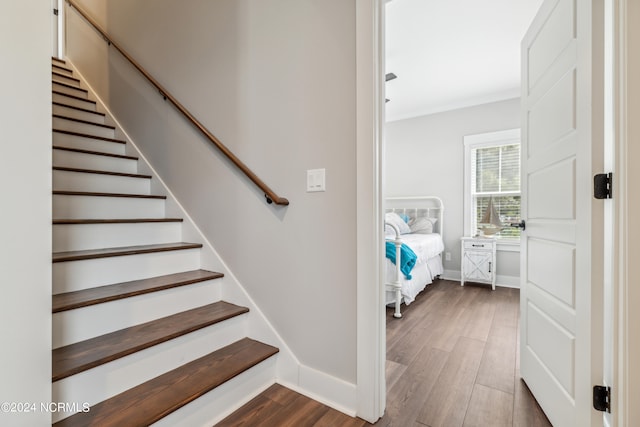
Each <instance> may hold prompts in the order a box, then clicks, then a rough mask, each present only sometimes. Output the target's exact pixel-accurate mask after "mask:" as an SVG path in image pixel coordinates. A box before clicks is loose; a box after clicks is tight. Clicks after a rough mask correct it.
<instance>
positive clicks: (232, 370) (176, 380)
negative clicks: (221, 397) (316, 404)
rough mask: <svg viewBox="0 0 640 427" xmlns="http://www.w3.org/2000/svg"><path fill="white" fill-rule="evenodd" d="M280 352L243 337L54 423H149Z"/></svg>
mask: <svg viewBox="0 0 640 427" xmlns="http://www.w3.org/2000/svg"><path fill="white" fill-rule="evenodd" d="M277 352H278V349H277V348H275V347H272V346H270V345H267V344H263V343H260V342H258V341H255V340H252V339H250V338H243V339H241V340H239V341H236V342H235V343H233V344H231V345H228V346H226V347H223V348H221V349H220V350H217V351H215V352H213V353H210V354H208V355H206V356H204V357H201V358H199V359H196V360H194V361H192V362H189V363H187V364H185V365H183V366H181V367H179V368H177V369H174V370H172V371H169V372H167V373H165V374H162V375H160V376H158V377H156V378H154V379H152V380H149V381H147V382H145V383H143V384H140V385H138V386H136V387H134V388H132V389H130V390H127V391H125V392H123V393H120V394H118V395H116V396H114V397H112V398H111V399H108V400H105V401H104V402H101V403H98V404H97V405H94V406H92V407H91V410H90V411H88V412H79V413H77V414H75V415H73V416H71V417H68V418H65V419H64V420H61V421H59V422H57V423H55V424H54V426H57V427H73V426H87V425H99V426H101V427H108V426H124V425H126V426H128V427H136V426H148V425H150V424H152V423H154V422H156V421H158V420H160V419H161V418H163V417H164V416H166V415H168V414H170V413H171V412H173V411H175V410H177V409H178V408H180V407H182V406H184V405H186V404H187V403H189V402H192V401H193V400H195V399H197V398H198V397H200V396H202V395H204V394H205V393H207V392H209V391H211V390H213V389H214V388H216V387H218V386H219V385H221V384H223V383H224V382H226V381H228V380H230V379H232V378H233V377H235V376H237V375H239V374H240V373H242V372H244V371H245V370H247V369H249V368H250V367H252V366H255V365H257V364H258V363H260V362H262V361H264V360H266V359H268V358H269V357H271V356H273V355H274V354H276V353H277Z"/></svg>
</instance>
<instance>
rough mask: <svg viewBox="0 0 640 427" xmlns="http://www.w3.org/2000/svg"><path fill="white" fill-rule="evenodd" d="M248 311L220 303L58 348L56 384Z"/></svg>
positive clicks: (54, 368) (54, 371)
mask: <svg viewBox="0 0 640 427" xmlns="http://www.w3.org/2000/svg"><path fill="white" fill-rule="evenodd" d="M248 311H249V309H248V308H246V307H240V306H237V305H235V304H230V303H228V302H225V301H218V302H215V303H213V304H207V305H204V306H202V307H198V308H194V309H191V310H187V311H183V312H180V313H177V314H173V315H171V316H167V317H163V318H160V319H156V320H152V321H150V322H146V323H142V324H140V325H136V326H132V327H130V328H126V329H121V330H119V331H115V332H111V333H108V334H105V335H102V336H99V337H95V338H91V339H88V340H85V341H81V342H78V343H75V344H71V345H67V346H64V347H60V348H56V349H54V350H53V353H52V355H53V356H52V381H59V380H61V379H63V378H66V377H69V376H71V375H75V374H77V373H80V372H83V371H86V370H88V369H91V368H95V367H96V366H100V365H103V364H105V363H108V362H111V361H114V360H116V359H119V358H121V357H124V356H128V355H130V354H133V353H135V352H138V351H141V350H144V349H146V348H149V347H152V346H154V345H157V344H160V343H163V342H166V341H169V340H171V339H173V338H177V337H179V336H182V335H186V334H188V333H190V332H194V331H197V330H198V329H202V328H206V327H207V326H211V325H214V324H216V323H219V322H222V321H223V320H226V319H230V318H232V317H235V316H239V315H240V314H243V313H246V312H248Z"/></svg>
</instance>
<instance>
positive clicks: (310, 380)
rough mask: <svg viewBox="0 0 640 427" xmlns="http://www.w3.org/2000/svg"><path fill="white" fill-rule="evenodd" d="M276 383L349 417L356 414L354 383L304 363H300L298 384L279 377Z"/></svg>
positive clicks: (355, 389)
mask: <svg viewBox="0 0 640 427" xmlns="http://www.w3.org/2000/svg"><path fill="white" fill-rule="evenodd" d="M278 383H279V384H281V385H283V386H285V387H288V388H290V389H291V390H294V391H297V392H298V393H300V394H303V395H305V396H307V397H310V398H311V399H314V400H317V401H318V402H321V403H323V404H325V405H327V406H330V407H331V408H333V409H335V410H337V411H340V412H343V413H344V414H346V415H349V416H350V417H355V416H356V412H357V388H356V385H355V384H352V383H349V382H346V381H344V380H341V379H339V378H336V377H333V376H331V375H327V374H326V373H324V372H320V371H317V370H315V369H313V368H310V367H308V366H305V365H300V376H299V378H298V384H292V383H289V382H287V381H282V380H280V379H278Z"/></svg>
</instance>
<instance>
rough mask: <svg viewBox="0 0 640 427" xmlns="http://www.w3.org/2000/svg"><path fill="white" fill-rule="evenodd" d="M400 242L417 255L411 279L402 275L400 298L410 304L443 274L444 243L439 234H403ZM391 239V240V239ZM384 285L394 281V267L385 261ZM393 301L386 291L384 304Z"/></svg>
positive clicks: (393, 297)
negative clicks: (435, 278)
mask: <svg viewBox="0 0 640 427" xmlns="http://www.w3.org/2000/svg"><path fill="white" fill-rule="evenodd" d="M400 238H401V239H402V242H403V243H404V244H406V245H407V246H409V247H410V248H411V249H412V250H413V252H415V254H416V255H417V257H418V259H417V261H416V265H415V266H414V267H413V270H411V276H412V277H411V279H409V280H407V279H405V278H404V275H402V297H403V300H404V303H405V304H407V305H409V304H411V303H412V302H413V301H414V300H415V298H416V295H418V294H419V293H420V292H421V291H422V290H423V289H424V288H425V286H426V285H428V284H430V283H432V282H433V278H434V277H435V276H438V275H440V274H442V273H443V266H442V258H441V257H440V254H441V253H442V251H443V250H444V243H443V241H442V237H441V236H440V234H437V233H432V234H403V235H401V236H400ZM392 239H393V238H392ZM386 270H387V272H386V283H392V282H394V281H395V272H396V266H395V265H394V264H393V263H392V262H391V261H390V260H389V259H388V258H387V259H386ZM394 301H395V293H394V292H391V291H387V295H386V303H387V304H390V303H393V302H394Z"/></svg>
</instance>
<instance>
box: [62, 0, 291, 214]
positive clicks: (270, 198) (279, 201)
mask: <svg viewBox="0 0 640 427" xmlns="http://www.w3.org/2000/svg"><path fill="white" fill-rule="evenodd" d="M66 1H67V3H68V4H69V6H71V7H73V8H74V9H75V10H76V11H77V12H78V13H79V14H80V15H81V16H82V17H83V18H84V19H85V20H86V21H87V22H88V23H89V24H91V26H92V27H93V28H95V30H96V31H98V32H99V33H100V35H101V36H102V38H103V39H104V40H105V41H106V42H107V43H108V44H109V46H113V47H114V48H115V49H116V50H117V51H118V52H120V54H121V55H122V56H123V57H125V58H126V59H127V61H129V63H131V65H133V66H134V67H135V68H136V69H137V70H138V71H139V72H140V73H141V74H142V75H143V76H144V77H145V78H146V79H147V80H148V81H149V83H151V84H152V85H153V86H155V88H156V89H157V90H158V91H159V92H160V94H161V95H162V97H163V98H164V99H165V100H168V101H169V102H171V103H172V104H173V106H174V107H175V108H176V109H177V110H178V111H180V112H181V113H182V114H183V115H184V117H185V118H186V119H187V120H188V121H189V122H191V124H193V125H194V126H195V127H196V128H198V130H199V131H200V132H201V133H202V135H204V137H205V138H207V139H208V140H209V141H210V142H211V143H212V144H213V145H214V146H215V147H216V148H218V149H219V150H220V151H221V152H222V154H224V155H225V156H226V157H227V158H228V159H229V160H230V161H231V162H232V163H233V164H234V165H236V167H237V168H238V169H240V170H241V171H242V172H243V173H244V174H245V175H246V176H247V178H249V179H250V180H251V181H252V182H253V183H254V184H255V185H257V186H258V187H259V188H260V189H261V190H262V191H264V197H265V198H266V200H267V203H269V204H271V203H275V204H276V205H283V206H287V205H288V204H289V200H287V199H286V198H284V197H280V196H278V195H277V194H276V193H275V192H274V191H273V190H272V189H271V188H269V186H268V185H267V184H265V183H264V181H262V180H261V179H260V178H259V177H258V176H257V175H256V174H255V173H254V172H253V171H252V170H251V169H249V167H248V166H247V165H245V164H244V163H243V162H242V161H241V160H240V159H239V158H238V157H237V156H236V155H235V154H233V153H232V152H231V150H229V148H227V147H226V146H225V145H224V144H223V143H222V142H220V140H219V139H218V138H216V137H215V135H213V134H212V133H211V132H210V131H209V130H208V129H207V128H206V127H205V126H204V125H203V124H202V123H200V121H198V119H196V118H195V117H194V116H193V114H191V113H190V112H189V110H187V109H186V108H185V107H184V106H183V105H182V104H181V103H180V102H179V101H178V100H177V99H176V98H175V97H174V96H173V95H171V94H170V93H169V91H167V90H166V89H165V88H164V87H163V86H162V85H161V84H160V83H158V81H157V80H156V79H155V78H153V76H152V75H151V74H149V73H148V72H147V70H146V69H145V68H144V67H142V65H140V64H138V62H137V61H136V60H135V59H133V58H132V57H131V55H129V53H127V51H126V50H124V49H123V48H122V47H120V45H118V43H116V42H115V41H113V39H112V38H111V37H110V36H109V35H108V34H107V32H106V31H105V30H103V29H102V27H100V25H99V24H98V23H97V22H96V21H95V20H93V19H92V18H91V17H90V16H89V15H87V13H86V12H85V11H83V10H82V8H80V7H79V6H78V5H77V4H76V3H75V2H74V1H73V0H66Z"/></svg>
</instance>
